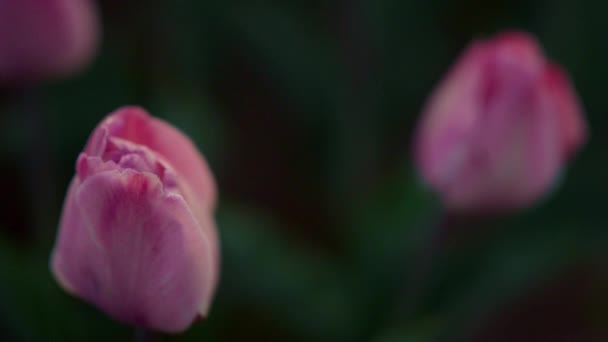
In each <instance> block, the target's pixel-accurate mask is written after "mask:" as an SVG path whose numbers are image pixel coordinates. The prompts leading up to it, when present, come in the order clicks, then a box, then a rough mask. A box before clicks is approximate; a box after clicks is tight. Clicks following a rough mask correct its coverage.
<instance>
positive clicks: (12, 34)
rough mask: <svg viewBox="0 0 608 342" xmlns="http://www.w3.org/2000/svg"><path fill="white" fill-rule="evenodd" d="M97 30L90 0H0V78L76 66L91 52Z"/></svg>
mask: <svg viewBox="0 0 608 342" xmlns="http://www.w3.org/2000/svg"><path fill="white" fill-rule="evenodd" d="M98 31H99V28H98V20H97V16H96V10H95V6H94V3H93V1H91V0H0V84H1V83H27V82H36V81H41V80H44V79H47V78H55V77H62V76H66V75H68V74H71V73H74V72H76V71H78V70H80V69H82V68H83V67H84V66H85V65H86V64H88V63H89V61H90V60H91V59H92V57H93V55H94V52H95V49H96V46H97V38H98Z"/></svg>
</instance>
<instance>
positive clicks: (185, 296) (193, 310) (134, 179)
mask: <svg viewBox="0 0 608 342" xmlns="http://www.w3.org/2000/svg"><path fill="white" fill-rule="evenodd" d="M215 198H216V189H215V183H214V180H213V177H212V175H211V172H210V170H209V168H208V166H207V164H206V162H205V160H204V159H203V157H202V156H201V155H200V154H199V153H198V151H197V150H196V148H195V147H194V145H193V144H192V142H191V141H190V140H189V139H188V138H187V137H186V136H184V135H183V134H182V133H180V132H179V131H178V130H177V129H175V128H174V127H172V126H170V125H169V124H167V123H166V122H164V121H161V120H159V119H156V118H153V117H151V116H149V115H148V114H147V113H146V112H145V111H144V110H142V109H140V108H137V107H125V108H121V109H119V110H117V111H115V112H114V113H112V114H110V115H109V116H108V117H107V118H106V119H104V120H103V121H102V122H101V123H100V124H99V126H98V127H97V128H96V129H95V131H94V132H93V133H92V134H91V137H90V138H89V141H88V143H87V145H86V147H85V149H84V151H83V152H82V153H81V154H80V156H79V157H78V161H77V163H76V175H75V177H74V178H73V179H72V182H71V184H70V186H69V189H68V193H67V197H66V199H65V203H64V207H63V213H62V217H61V222H60V229H59V234H58V237H57V241H56V245H55V248H54V251H53V254H52V261H51V264H52V265H51V267H52V271H53V273H54V275H55V278H56V279H57V281H58V282H59V283H60V284H61V285H62V286H63V288H64V289H65V290H67V291H68V292H70V293H71V294H73V295H75V296H77V297H80V298H82V299H84V300H86V301H89V302H91V303H92V304H94V305H95V306H97V307H98V308H100V309H101V310H103V311H104V312H106V313H107V314H108V315H109V316H111V317H113V318H114V319H116V320H119V321H123V322H126V323H130V324H133V325H137V326H141V327H145V328H150V329H154V330H159V331H165V332H179V331H183V330H185V329H186V328H187V327H188V326H189V325H190V324H191V323H192V322H193V320H195V319H196V318H197V317H198V316H199V315H200V316H206V314H207V312H208V310H209V306H210V304H211V300H212V297H213V293H214V291H215V287H216V284H217V281H218V273H219V246H218V237H217V233H216V230H215V223H214V220H213V211H214V207H215V200H216V199H215Z"/></svg>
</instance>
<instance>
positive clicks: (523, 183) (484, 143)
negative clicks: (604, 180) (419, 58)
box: [415, 32, 587, 212]
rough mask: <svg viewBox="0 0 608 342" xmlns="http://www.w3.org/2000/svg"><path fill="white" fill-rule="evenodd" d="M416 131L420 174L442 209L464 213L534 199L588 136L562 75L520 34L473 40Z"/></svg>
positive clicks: (518, 204)
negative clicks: (438, 200) (438, 198)
mask: <svg viewBox="0 0 608 342" xmlns="http://www.w3.org/2000/svg"><path fill="white" fill-rule="evenodd" d="M416 133H417V134H416V141H415V155H416V161H417V164H418V168H419V170H420V173H421V175H422V177H423V178H424V180H425V181H426V182H427V183H428V184H429V185H430V186H431V187H432V188H433V189H434V190H436V191H437V192H438V193H439V195H440V197H441V199H442V201H443V202H444V204H445V206H446V207H448V209H451V210H454V211H465V212H471V211H480V210H481V211H483V210H489V211H500V210H510V209H516V208H521V207H526V206H529V205H531V204H533V203H534V202H535V201H537V200H538V199H539V198H540V197H541V196H542V195H543V194H544V193H546V192H547V191H548V190H549V189H550V187H551V185H552V184H553V182H554V181H555V179H556V177H557V175H558V174H559V172H560V169H561V168H562V167H563V166H564V164H565V163H566V162H567V161H568V159H569V158H570V157H572V156H573V154H574V153H575V152H576V151H577V149H578V148H579V147H580V146H581V145H582V144H583V143H584V142H585V139H586V136H587V133H586V125H585V122H584V118H583V113H582V108H581V105H580V103H579V101H578V98H577V96H576V94H575V92H574V89H573V88H572V86H571V84H570V81H569V79H568V77H567V75H566V74H565V72H564V71H563V70H562V69H561V68H560V67H559V66H557V65H556V64H554V63H552V62H550V61H548V60H547V59H546V58H545V57H544V56H543V53H542V51H541V49H540V47H539V45H538V44H537V42H536V41H535V40H534V38H533V37H531V36H530V35H528V34H526V33H523V32H507V33H503V34H500V35H498V36H497V37H494V38H493V39H489V40H486V41H475V42H473V43H472V44H471V45H470V46H469V47H468V48H467V49H466V50H465V51H464V53H463V55H462V56H461V57H460V58H459V60H458V61H457V62H456V64H455V65H454V66H453V67H452V69H451V70H450V72H449V73H448V75H447V76H446V78H445V79H444V80H443V81H442V82H441V83H440V85H439V86H438V88H437V89H436V90H435V91H434V93H433V94H432V96H431V97H430V99H429V100H428V102H427V104H426V106H425V108H424V111H423V114H422V119H421V122H420V124H419V126H418V130H417V132H416Z"/></svg>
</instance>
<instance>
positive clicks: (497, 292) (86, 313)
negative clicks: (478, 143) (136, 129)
mask: <svg viewBox="0 0 608 342" xmlns="http://www.w3.org/2000/svg"><path fill="white" fill-rule="evenodd" d="M99 5H100V9H101V14H102V18H103V23H104V39H103V44H102V46H101V48H100V51H99V55H98V57H97V59H96V61H95V63H94V65H92V66H91V67H90V68H89V69H88V70H87V71H86V72H85V73H83V74H81V75H79V76H78V77H74V78H72V79H69V80H65V81H61V82H54V83H48V84H44V85H42V86H41V87H40V88H39V89H37V90H32V89H29V90H26V91H24V90H23V89H10V88H5V89H2V90H0V130H1V131H0V166H1V169H0V172H1V174H0V175H1V177H0V186H2V189H4V192H5V196H4V199H3V201H2V206H0V340H16V341H78V340H85V339H86V340H91V341H96V340H98V341H107V340H129V339H132V338H133V336H134V333H133V331H132V330H131V328H129V327H126V326H123V325H121V324H118V323H115V322H113V321H111V320H110V319H109V318H107V317H106V316H104V315H103V314H102V313H100V312H98V311H97V310H95V309H94V308H92V307H91V306H89V305H88V304H86V303H83V302H81V301H79V300H77V299H74V298H72V297H70V296H69V295H67V294H66V293H64V292H63V291H62V290H61V289H60V288H59V286H58V285H57V284H56V283H55V282H54V280H53V279H52V277H51V274H50V272H49V270H48V257H49V255H50V251H51V248H52V245H53V241H54V235H55V232H56V229H57V222H58V219H59V213H60V211H61V205H62V200H63V196H64V191H65V189H66V188H67V185H68V182H69V180H70V178H71V177H72V175H73V172H74V163H75V160H76V156H77V155H78V153H79V151H80V150H81V149H82V147H83V145H84V143H85V141H86V139H87V136H88V134H89V133H90V132H91V130H92V129H93V127H94V126H95V125H96V124H97V123H98V122H99V120H100V119H101V118H102V117H103V116H104V115H105V114H107V113H109V112H110V111H112V110H114V109H116V108H117V107H119V106H122V105H124V104H139V105H142V106H144V107H146V108H147V109H148V110H149V111H150V112H151V113H153V114H154V115H156V116H159V117H163V118H165V119H167V120H168V121H170V122H171V123H173V124H174V125H176V126H177V127H179V128H180V129H182V130H183V131H184V132H186V133H187V134H188V135H189V136H191V137H192V139H193V140H194V141H195V142H196V144H197V145H198V146H199V147H200V149H201V150H202V151H203V153H204V154H205V156H206V157H207V159H208V160H209V163H210V165H211V167H212V169H213V171H214V173H215V175H216V177H217V180H218V184H219V189H220V194H221V200H220V209H219V212H218V215H217V219H218V226H219V229H220V235H221V239H222V257H223V260H222V280H221V284H220V287H219V293H218V295H217V297H216V300H215V303H214V306H213V309H212V311H211V313H210V316H209V318H208V319H207V320H205V321H202V322H198V323H196V324H195V325H194V326H193V327H192V328H191V329H190V330H189V331H187V332H186V333H185V334H183V335H180V336H160V337H159V339H160V340H178V341H194V340H205V341H242V340H248V341H269V340H274V341H378V342H389V341H503V340H504V341H514V340H517V341H538V340H551V341H583V340H586V341H599V340H608V305H607V304H608V295H607V293H608V275H607V273H608V271H607V270H608V268H607V267H606V266H607V263H608V262H607V260H608V259H607V257H608V248H607V247H606V246H607V245H608V230H607V229H606V227H605V226H606V224H605V222H606V215H605V213H604V211H603V210H605V208H604V206H605V202H604V199H605V197H604V196H606V195H607V194H608V189H607V186H608V183H607V182H606V181H605V173H606V172H605V170H606V166H608V154H606V153H605V150H604V149H603V147H604V146H606V141H605V140H606V139H608V138H607V137H608V135H606V134H604V132H606V131H607V130H608V122H607V121H606V116H605V112H606V105H605V94H604V87H603V82H604V76H605V75H607V74H608V64H606V63H605V60H606V59H608V44H605V35H606V33H608V31H607V28H606V25H605V18H604V17H605V13H606V11H607V10H608V5H607V4H606V3H605V2H603V1H591V0H580V1H567V0H556V1H549V0H535V1H524V0H517V1H506V0H500V1H493V2H487V1H479V0H464V1H459V2H452V1H442V0H430V1H402V0H374V1H371V0H370V1H362V0H360V1H357V0H342V1H320V0H307V1H303V0H292V1H270V0H257V1H244V0H235V1H197V0H176V1H161V0H151V1H144V0H130V1H123V0H106V1H100V2H99ZM506 28H521V29H525V30H528V31H531V32H532V33H534V34H536V35H537V36H538V37H539V40H540V41H541V43H542V45H543V46H544V48H545V49H546V52H547V54H548V56H550V58H552V59H554V60H556V61H558V62H559V63H561V64H563V65H564V66H565V67H566V68H567V69H568V70H569V71H570V74H571V77H572V79H573V80H574V83H575V84H576V86H577V89H578V91H579V94H580V96H581V98H582V100H583V103H584V105H585V109H586V113H587V119H588V122H589V125H590V128H591V140H590V143H589V144H588V146H587V147H586V148H585V149H584V151H583V153H581V154H580V156H579V157H578V158H577V159H576V160H575V161H574V162H573V163H572V165H571V167H570V168H569V169H568V171H567V173H565V174H564V175H563V177H562V182H561V183H560V184H559V186H556V188H555V191H554V193H553V194H551V195H550V196H548V197H547V199H546V201H544V202H543V203H541V204H539V205H538V206H536V207H535V208H531V209H529V210H527V211H525V212H523V213H521V214H518V215H515V216H512V217H502V218H498V219H493V220H491V219H477V220H465V219H464V218H446V217H445V216H444V214H443V213H441V211H440V210H439V208H438V205H437V203H436V202H435V200H434V198H433V197H432V196H431V195H430V194H429V193H428V192H426V190H425V189H424V187H423V186H422V184H420V182H419V180H418V178H417V177H416V175H415V172H414V170H413V166H412V165H411V164H410V159H411V155H410V153H409V143H410V136H411V132H412V130H413V127H414V124H415V122H416V120H417V116H418V113H419V110H420V107H421V106H422V103H423V101H424V100H425V98H426V96H427V94H428V93H429V92H430V91H431V89H432V87H433V85H434V84H435V83H436V82H437V80H438V79H439V78H440V77H441V75H442V74H443V73H444V72H445V70H446V69H447V67H448V66H449V64H450V63H451V62H452V61H453V60H454V58H455V57H456V56H457V55H458V53H459V51H460V50H461V49H462V48H463V47H464V46H465V44H467V43H468V42H469V41H470V40H471V39H473V38H475V37H479V36H483V35H488V34H492V33H494V32H496V31H498V30H502V29H506ZM531 322H533V323H531ZM556 326H557V328H556ZM555 331H557V332H559V333H558V334H557V335H556V333H555ZM545 338H546V339H545Z"/></svg>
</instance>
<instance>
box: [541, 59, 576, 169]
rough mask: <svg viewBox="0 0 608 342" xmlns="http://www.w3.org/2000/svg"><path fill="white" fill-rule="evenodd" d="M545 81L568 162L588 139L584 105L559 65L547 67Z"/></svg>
mask: <svg viewBox="0 0 608 342" xmlns="http://www.w3.org/2000/svg"><path fill="white" fill-rule="evenodd" d="M543 81H544V86H545V87H546V91H547V92H548V94H547V95H548V96H549V97H550V98H551V100H552V102H553V109H554V110H555V112H556V115H557V121H558V123H559V127H560V131H561V135H562V141H563V148H564V161H566V160H567V159H568V158H571V157H572V155H573V154H574V152H576V150H577V149H578V148H579V147H580V146H581V145H582V144H583V143H584V142H585V140H586V138H587V126H586V124H585V121H584V120H583V109H582V105H581V104H580V101H579V99H578V97H577V96H576V92H575V91H574V88H573V87H572V85H571V83H570V81H569V80H568V76H567V75H566V73H565V72H564V71H563V70H562V68H561V67H559V66H558V65H556V64H554V63H549V64H548V65H547V68H546V71H545V75H544V79H543Z"/></svg>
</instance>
